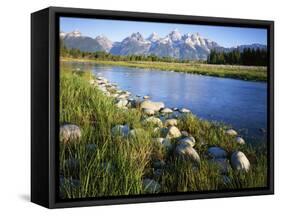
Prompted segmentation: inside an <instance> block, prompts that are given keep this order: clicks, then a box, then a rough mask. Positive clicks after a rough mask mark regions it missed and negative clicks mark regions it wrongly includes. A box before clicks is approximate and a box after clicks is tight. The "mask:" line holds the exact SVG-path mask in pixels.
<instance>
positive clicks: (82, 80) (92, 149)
mask: <svg viewBox="0 0 281 216" xmlns="http://www.w3.org/2000/svg"><path fill="white" fill-rule="evenodd" d="M60 101H61V104H60V123H61V137H62V139H61V143H60V175H61V195H62V197H68V198H81V197H96V196H115V195H129V194H130V195H132V194H143V193H158V192H160V193H161V192H162V193H167V192H186V191H202V190H221V189H239V188H252V187H263V186H265V185H266V179H267V178H266V172H267V171H266V157H265V156H266V151H261V150H256V149H252V148H251V147H250V146H249V145H247V143H244V142H243V138H241V137H239V135H238V134H237V132H235V131H234V130H233V129H232V128H227V127H226V126H225V125H222V124H217V123H213V122H209V121H205V120H200V119H199V118H197V117H196V116H195V115H193V114H192V112H191V111H190V110H188V109H187V108H184V107H182V108H181V109H171V108H169V107H165V104H163V103H161V102H158V103H156V102H155V101H153V100H152V99H149V98H147V97H145V95H143V96H142V97H137V96H135V95H132V94H130V92H127V91H126V90H125V89H119V88H118V86H116V84H114V83H110V82H109V81H108V80H106V79H105V78H104V77H93V76H92V74H91V73H86V72H83V71H75V70H72V69H67V68H62V70H61V83H60ZM70 125H72V126H70ZM73 125H75V126H73ZM70 128H72V129H71V130H70ZM64 131H65V133H64ZM73 133H74V134H73ZM241 153H242V158H244V159H245V160H244V161H240V162H239V163H236V162H237V158H238V156H239V155H240V156H241ZM240 156H239V157H240ZM247 161H248V162H247ZM239 164H240V165H239ZM241 164H243V166H242V165H241Z"/></svg>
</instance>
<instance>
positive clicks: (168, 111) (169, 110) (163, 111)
mask: <svg viewBox="0 0 281 216" xmlns="http://www.w3.org/2000/svg"><path fill="white" fill-rule="evenodd" d="M160 112H161V113H163V114H169V113H172V112H173V110H171V109H170V108H167V107H166V108H163V109H161V110H160Z"/></svg>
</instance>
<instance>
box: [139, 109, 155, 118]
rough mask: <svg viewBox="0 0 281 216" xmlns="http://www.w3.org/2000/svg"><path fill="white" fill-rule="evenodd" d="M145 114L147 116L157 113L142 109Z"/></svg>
mask: <svg viewBox="0 0 281 216" xmlns="http://www.w3.org/2000/svg"><path fill="white" fill-rule="evenodd" d="M142 111H143V113H144V114H146V115H149V116H151V115H154V114H155V111H154V110H153V109H146V108H145V109H142Z"/></svg>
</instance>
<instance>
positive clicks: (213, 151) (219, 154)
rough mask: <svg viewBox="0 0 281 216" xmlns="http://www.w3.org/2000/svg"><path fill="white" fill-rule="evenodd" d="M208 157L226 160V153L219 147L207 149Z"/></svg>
mask: <svg viewBox="0 0 281 216" xmlns="http://www.w3.org/2000/svg"><path fill="white" fill-rule="evenodd" d="M208 155H209V156H210V157H211V158H216V159H217V158H226V156H227V152H226V151H225V150H224V149H222V148H220V147H211V148H209V149H208Z"/></svg>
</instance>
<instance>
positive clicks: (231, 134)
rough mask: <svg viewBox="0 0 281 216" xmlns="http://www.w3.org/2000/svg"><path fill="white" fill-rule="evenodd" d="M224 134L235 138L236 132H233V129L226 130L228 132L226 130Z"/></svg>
mask: <svg viewBox="0 0 281 216" xmlns="http://www.w3.org/2000/svg"><path fill="white" fill-rule="evenodd" d="M225 133H226V134H227V135H230V136H237V134H238V133H237V132H236V131H235V130H233V129H228V130H226V131H225Z"/></svg>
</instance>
